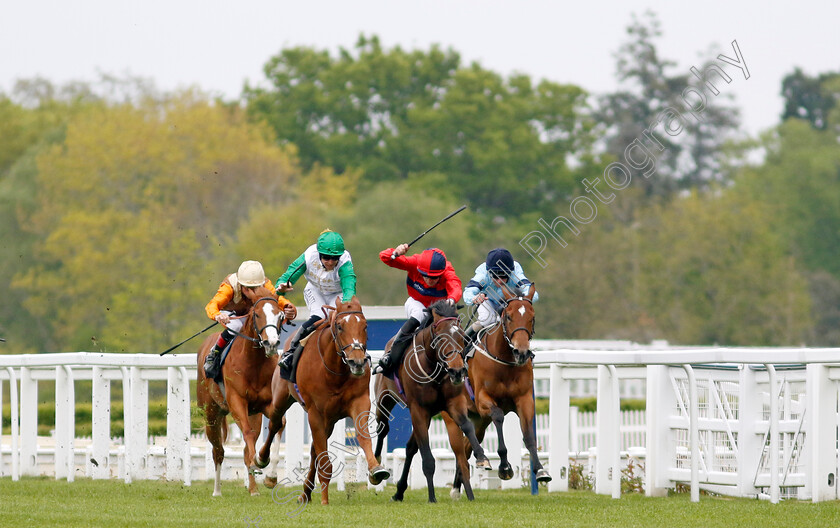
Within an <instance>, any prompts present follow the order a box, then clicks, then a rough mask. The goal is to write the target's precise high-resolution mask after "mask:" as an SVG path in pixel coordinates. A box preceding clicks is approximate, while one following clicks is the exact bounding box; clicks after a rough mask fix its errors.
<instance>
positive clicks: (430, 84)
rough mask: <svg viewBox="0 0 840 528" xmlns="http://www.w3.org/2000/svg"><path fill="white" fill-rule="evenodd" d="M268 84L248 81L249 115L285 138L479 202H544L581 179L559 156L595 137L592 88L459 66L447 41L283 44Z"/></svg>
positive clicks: (383, 174) (374, 175)
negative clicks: (316, 46)
mask: <svg viewBox="0 0 840 528" xmlns="http://www.w3.org/2000/svg"><path fill="white" fill-rule="evenodd" d="M265 74H266V77H267V79H268V81H269V83H270V84H271V86H272V87H271V88H270V89H261V88H253V87H246V89H245V92H244V97H245V100H246V102H247V105H248V111H249V113H250V115H251V116H252V117H253V118H254V119H257V120H265V121H266V122H268V123H269V124H270V125H271V126H272V127H273V128H274V130H275V131H276V133H277V137H278V140H279V141H280V142H281V144H285V143H294V144H295V145H297V146H298V148H299V149H300V156H301V160H302V163H303V165H304V167H306V168H308V167H311V166H312V165H314V164H315V163H320V164H323V165H325V166H330V167H332V168H333V169H334V170H335V171H336V172H338V173H343V172H344V171H345V170H347V169H348V168H358V169H359V170H361V172H362V177H363V180H364V181H366V182H373V183H375V182H382V181H405V180H408V179H410V178H412V177H415V176H417V177H423V176H428V175H431V174H433V173H440V174H445V175H446V177H447V180H448V182H447V184H446V185H447V186H448V187H449V188H450V189H455V190H456V192H457V193H458V194H459V195H462V196H464V197H466V199H467V200H469V202H470V203H471V204H472V205H473V208H474V209H475V210H478V211H482V212H486V213H488V214H500V215H503V216H517V215H518V214H521V213H522V212H523V211H524V210H526V209H527V210H533V209H534V208H536V209H538V210H540V209H542V210H548V209H549V208H550V207H551V205H552V202H553V201H554V200H556V199H558V198H560V197H565V196H567V195H570V193H571V192H572V191H573V189H574V188H575V185H576V180H575V175H574V171H573V170H571V169H570V168H569V167H568V165H567V163H566V159H567V157H569V156H573V155H576V156H578V157H581V158H583V157H585V156H586V155H587V154H588V152H589V148H590V146H591V141H592V137H591V134H590V129H591V126H592V125H591V122H590V120H589V118H588V115H587V112H588V108H587V105H586V96H587V94H586V93H585V92H584V91H583V90H581V89H580V88H578V87H575V86H567V85H559V84H557V83H551V82H548V81H542V82H540V83H538V84H536V85H535V84H534V83H532V82H531V80H530V78H529V77H527V76H525V75H514V76H512V77H511V78H509V79H503V78H502V77H501V76H499V75H497V74H495V73H493V72H491V71H488V70H485V69H483V68H481V67H480V66H479V65H477V64H472V65H470V66H468V67H464V66H462V65H461V64H460V57H459V56H458V54H457V53H455V52H454V51H452V50H447V51H442V50H440V49H439V48H438V47H437V46H432V48H431V49H430V50H429V51H426V52H424V51H418V50H415V51H411V52H407V51H403V50H402V49H401V48H399V47H396V48H393V49H391V50H384V49H383V48H382V46H381V45H380V42H379V40H378V39H377V38H376V37H373V38H370V39H368V38H365V37H360V39H359V41H358V43H357V45H356V48H355V54H354V53H353V52H351V51H348V50H345V49H341V50H340V52H339V56H338V57H332V56H330V55H329V54H328V53H327V52H325V51H316V50H313V49H309V48H291V49H284V50H282V51H281V52H280V53H279V54H278V55H277V56H275V57H273V58H272V59H271V60H270V61H269V62H268V63H267V64H266V66H265Z"/></svg>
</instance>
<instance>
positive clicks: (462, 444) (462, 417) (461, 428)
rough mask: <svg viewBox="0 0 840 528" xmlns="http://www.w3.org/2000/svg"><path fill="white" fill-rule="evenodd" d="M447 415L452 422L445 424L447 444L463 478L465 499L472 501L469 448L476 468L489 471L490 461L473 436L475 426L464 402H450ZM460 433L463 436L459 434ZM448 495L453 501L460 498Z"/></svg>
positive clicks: (463, 400)
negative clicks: (447, 434)
mask: <svg viewBox="0 0 840 528" xmlns="http://www.w3.org/2000/svg"><path fill="white" fill-rule="evenodd" d="M448 414H449V416H450V417H451V418H452V420H451V421H449V422H447V424H446V429H447V432H448V433H449V442H450V444H451V445H452V449H453V450H454V452H455V459H456V461H457V462H458V464H457V466H458V469H459V471H460V473H461V475H463V476H464V477H463V483H464V490H465V491H466V492H467V499H469V500H473V499H474V497H473V491H472V485H471V484H470V478H469V476H470V472H469V465H468V464H467V459H468V458H469V456H470V454H469V452H470V448H472V451H474V452H475V462H476V468H480V469H490V461H489V460H487V456H486V455H485V454H484V449H483V448H482V447H481V443H480V442H479V441H478V438H477V437H476V435H475V426H474V425H473V423H472V421H470V419H469V416H468V415H467V403H466V400H465V399H460V400H452V401H451V402H450V405H449V410H448ZM456 424H457V425H456ZM462 432H463V435H462V434H461V433H462ZM465 437H466V441H465ZM453 484H454V482H453ZM453 487H454V486H453ZM459 487H460V486H459ZM450 495H451V496H452V498H453V499H457V498H459V497H460V494H458V495H456V494H455V493H451V494H450Z"/></svg>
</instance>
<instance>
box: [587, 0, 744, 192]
mask: <svg viewBox="0 0 840 528" xmlns="http://www.w3.org/2000/svg"><path fill="white" fill-rule="evenodd" d="M627 34H628V40H627V42H626V43H625V44H624V45H623V46H622V47H621V48H620V49H619V51H618V53H617V54H616V77H617V79H618V81H619V82H620V83H622V84H623V86H622V89H621V90H619V91H616V92H614V93H610V94H606V95H604V96H602V97H601V98H600V103H599V109H598V112H597V114H596V115H597V118H598V120H599V121H600V122H601V123H602V127H603V129H604V132H605V145H606V152H607V153H608V154H610V155H611V157H613V158H614V159H616V160H624V159H625V150H626V149H627V148H628V147H630V146H631V144H633V143H634V141H639V142H641V143H642V144H643V145H644V146H645V147H646V148H647V149H649V150H650V152H651V153H652V155H655V156H656V157H657V162H656V172H655V174H653V175H651V176H649V177H647V178H637V180H638V181H640V182H641V185H642V186H643V188H644V190H645V194H646V195H647V196H648V197H651V196H659V197H668V196H670V195H671V194H673V193H674V192H675V191H677V190H680V189H706V188H708V187H709V186H710V185H712V184H714V183H719V182H721V181H722V180H724V176H725V175H724V174H723V173H722V171H721V165H720V151H721V147H722V145H723V144H724V143H725V142H726V141H727V139H729V137H730V136H731V134H732V133H733V131H734V130H735V129H736V128H737V126H738V111H737V109H735V108H734V107H732V106H730V105H727V104H725V103H723V104H722V103H721V102H720V101H718V100H717V99H713V98H712V97H708V96H706V97H705V100H706V103H707V104H706V105H705V109H704V110H703V111H702V112H700V113H698V115H699V117H694V114H692V113H690V112H688V110H687V108H686V100H687V99H686V98H685V97H684V96H683V94H684V92H685V90H686V89H687V88H691V87H692V85H691V84H690V83H689V80H690V79H689V76H688V74H683V75H671V74H669V70H671V69H673V67H674V66H675V63H674V62H673V61H671V60H667V59H664V58H662V57H661V56H660V54H659V52H658V50H657V48H656V44H655V41H656V40H657V39H658V38H659V37H661V36H662V31H661V29H660V23H659V20H658V19H657V17H656V16H655V15H654V14H653V13H651V12H648V13H646V14H645V17H644V18H643V19H639V18H638V17H636V16H635V15H634V16H633V22H632V23H631V24H630V26H628V28H627ZM708 65H709V64H708V63H707V64H704V65H703V67H702V68H700V70H701V71H705V69H706V67H707V66H708ZM695 89H696V90H698V91H700V92H702V91H703V88H702V86H699V85H698V87H695ZM693 97H694V96H692V97H688V100H689V101H691V102H692V103H695V99H694V98H693ZM722 97H723V98H725V99H728V98H729V96H728V95H723V96H722ZM712 103H714V104H712ZM666 127H667V128H668V129H669V130H670V131H668V132H666V131H665V128H666Z"/></svg>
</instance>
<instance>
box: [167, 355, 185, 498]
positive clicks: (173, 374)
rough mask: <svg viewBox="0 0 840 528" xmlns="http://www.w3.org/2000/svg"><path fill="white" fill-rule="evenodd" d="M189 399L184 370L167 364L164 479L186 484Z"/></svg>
mask: <svg viewBox="0 0 840 528" xmlns="http://www.w3.org/2000/svg"><path fill="white" fill-rule="evenodd" d="M185 378H186V379H185ZM185 382H186V389H185V388H184V385H185ZM189 398H190V397H189V379H188V378H187V376H186V369H184V368H183V367H169V368H168V369H167V391H166V407H167V412H166V480H184V482H185V483H186V484H189V470H188V469H187V465H188V464H187V461H188V460H189V451H190V433H189V431H190V399H189Z"/></svg>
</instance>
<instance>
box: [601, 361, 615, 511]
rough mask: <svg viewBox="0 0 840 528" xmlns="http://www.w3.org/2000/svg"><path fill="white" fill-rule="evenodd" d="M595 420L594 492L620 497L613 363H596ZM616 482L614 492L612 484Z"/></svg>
mask: <svg viewBox="0 0 840 528" xmlns="http://www.w3.org/2000/svg"><path fill="white" fill-rule="evenodd" d="M597 405H598V406H597V409H598V424H597V434H596V444H597V447H598V458H597V460H596V466H595V493H598V494H601V495H611V496H612V497H613V498H616V499H617V498H620V497H621V472H620V466H619V464H620V454H621V453H620V447H619V446H620V443H619V442H620V435H619V426H620V419H621V418H620V404H619V394H618V375H617V372H616V370H615V367H614V366H613V365H598V404H597ZM616 483H618V493H616V486H615V484H616Z"/></svg>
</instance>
